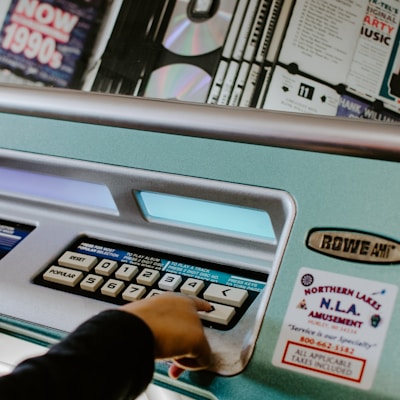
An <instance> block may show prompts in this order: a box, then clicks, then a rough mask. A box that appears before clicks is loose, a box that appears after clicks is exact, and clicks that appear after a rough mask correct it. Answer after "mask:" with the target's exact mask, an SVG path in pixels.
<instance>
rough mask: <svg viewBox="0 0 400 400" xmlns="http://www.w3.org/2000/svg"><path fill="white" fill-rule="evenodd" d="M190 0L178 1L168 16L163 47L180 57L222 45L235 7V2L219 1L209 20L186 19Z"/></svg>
mask: <svg viewBox="0 0 400 400" xmlns="http://www.w3.org/2000/svg"><path fill="white" fill-rule="evenodd" d="M191 4H192V1H191V0H178V1H177V2H176V4H175V9H174V11H173V13H172V16H171V19H170V21H169V25H168V28H167V31H166V33H165V36H164V40H163V45H164V47H165V48H166V49H168V50H169V51H171V52H173V53H176V54H180V55H183V56H196V55H200V54H206V53H209V52H211V51H213V50H216V49H218V48H219V47H221V46H222V45H223V44H224V41H225V38H226V36H227V33H228V29H229V25H230V22H231V20H232V16H233V13H234V10H235V6H236V0H220V1H219V2H218V10H217V11H216V12H215V13H213V15H211V16H210V18H206V19H201V20H195V19H193V18H190V17H189V14H188V13H189V6H190V5H191Z"/></svg>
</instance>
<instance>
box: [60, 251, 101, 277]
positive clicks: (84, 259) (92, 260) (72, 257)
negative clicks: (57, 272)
mask: <svg viewBox="0 0 400 400" xmlns="http://www.w3.org/2000/svg"><path fill="white" fill-rule="evenodd" d="M58 263H59V264H60V265H61V266H62V267H70V268H74V269H78V270H79V271H86V272H88V271H90V270H91V269H92V268H93V267H94V266H95V265H96V264H97V258H96V257H94V256H88V255H86V254H81V253H76V252H74V251H66V252H65V253H64V254H63V255H62V256H61V257H60V258H59V259H58Z"/></svg>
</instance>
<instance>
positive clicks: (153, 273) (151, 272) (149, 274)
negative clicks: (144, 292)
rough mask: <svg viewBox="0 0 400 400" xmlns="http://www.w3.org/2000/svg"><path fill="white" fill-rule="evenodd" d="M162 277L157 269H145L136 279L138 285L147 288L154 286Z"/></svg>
mask: <svg viewBox="0 0 400 400" xmlns="http://www.w3.org/2000/svg"><path fill="white" fill-rule="evenodd" d="M159 277H160V273H159V272H158V271H157V270H156V269H150V268H145V269H144V270H143V271H142V272H141V273H140V274H139V275H138V277H137V278H136V281H137V283H139V284H141V285H146V286H153V285H154V283H155V282H156V280H157V279H158V278H159Z"/></svg>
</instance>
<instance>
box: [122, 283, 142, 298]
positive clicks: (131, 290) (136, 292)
mask: <svg viewBox="0 0 400 400" xmlns="http://www.w3.org/2000/svg"><path fill="white" fill-rule="evenodd" d="M145 293H146V289H145V287H144V286H140V285H135V284H134V283H132V284H130V285H129V286H128V287H127V288H126V289H125V291H124V292H123V293H122V298H123V299H124V300H126V301H135V300H139V299H141V298H142V297H143V295H144V294H145Z"/></svg>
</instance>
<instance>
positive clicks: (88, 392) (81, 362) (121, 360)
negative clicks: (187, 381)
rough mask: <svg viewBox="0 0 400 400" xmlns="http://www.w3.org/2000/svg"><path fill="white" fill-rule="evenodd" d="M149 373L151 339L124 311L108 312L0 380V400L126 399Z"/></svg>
mask: <svg viewBox="0 0 400 400" xmlns="http://www.w3.org/2000/svg"><path fill="white" fill-rule="evenodd" d="M66 318H68V316H66ZM153 372H154V339H153V335H152V333H151V331H150V329H149V328H148V326H147V325H146V324H145V323H144V322H143V321H142V320H141V319H139V318H137V317H135V316H133V315H131V314H128V313H126V312H124V311H120V310H109V311H104V312H102V313H100V314H98V315H97V316H95V317H93V318H91V319H89V320H88V321H87V322H85V323H83V324H82V325H80V326H79V327H78V328H77V329H76V330H75V331H74V332H72V333H71V334H70V335H68V336H67V337H66V338H65V339H64V340H62V341H61V342H60V343H58V344H56V345H54V346H53V347H52V348H51V349H50V350H49V351H48V352H47V353H46V354H44V355H43V356H39V357H35V358H31V359H29V360H26V361H24V362H22V363H21V364H19V365H18V366H17V367H16V368H15V369H14V371H13V372H11V373H10V374H8V375H5V376H3V377H0V399H2V400H20V399H21V400H22V399H28V398H29V399H41V400H54V399H57V400H64V399H65V400H67V399H68V400H71V399H74V400H91V399H96V400H99V399H107V400H117V399H118V400H122V399H124V400H125V399H132V398H135V397H137V396H138V395H139V394H140V393H141V392H142V391H143V390H144V389H145V388H146V386H147V385H148V384H149V383H150V381H151V379H152V376H153Z"/></svg>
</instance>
